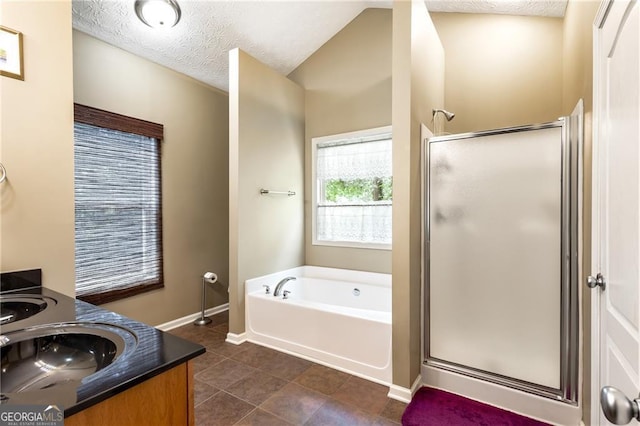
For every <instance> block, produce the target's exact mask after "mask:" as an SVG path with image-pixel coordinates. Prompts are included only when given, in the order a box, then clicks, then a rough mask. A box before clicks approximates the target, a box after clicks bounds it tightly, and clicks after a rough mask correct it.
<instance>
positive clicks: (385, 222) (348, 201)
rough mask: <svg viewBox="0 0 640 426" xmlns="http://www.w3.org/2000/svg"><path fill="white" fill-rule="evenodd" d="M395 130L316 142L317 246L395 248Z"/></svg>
mask: <svg viewBox="0 0 640 426" xmlns="http://www.w3.org/2000/svg"><path fill="white" fill-rule="evenodd" d="M391 141H392V139H391V126H387V127H382V128H376V129H370V130H364V131H358V132H351V133H345V134H341V135H334V136H325V137H320V138H314V139H313V140H312V145H313V154H312V155H313V160H312V164H313V174H314V177H313V179H314V182H315V184H314V187H313V192H314V193H313V243H314V244H318V245H335V246H350V247H368V248H382V249H386V248H390V247H391V226H392V223H391V210H392V199H393V194H392V190H393V188H392V187H393V176H392V161H391V158H392V157H391V153H392V143H391Z"/></svg>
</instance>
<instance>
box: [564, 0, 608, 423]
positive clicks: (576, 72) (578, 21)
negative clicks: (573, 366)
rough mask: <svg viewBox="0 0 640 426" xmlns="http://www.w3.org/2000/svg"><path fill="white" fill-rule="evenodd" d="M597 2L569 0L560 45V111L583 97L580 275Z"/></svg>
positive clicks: (587, 338) (587, 365) (586, 381)
mask: <svg viewBox="0 0 640 426" xmlns="http://www.w3.org/2000/svg"><path fill="white" fill-rule="evenodd" d="M599 4H600V3H599V2H598V1H577V0H571V1H569V4H568V6H567V10H566V13H565V17H564V28H563V30H564V39H563V44H562V58H563V69H562V71H563V87H562V114H563V115H568V114H570V113H571V110H572V109H573V108H574V106H575V105H576V103H577V102H578V99H580V98H582V99H583V100H584V151H583V152H584V160H583V194H584V197H583V210H582V211H583V221H582V229H583V231H582V235H583V244H582V247H583V252H582V277H581V278H580V279H579V282H580V283H583V282H584V277H586V276H587V275H589V274H591V147H592V145H591V141H592V125H591V123H592V117H593V22H594V19H595V16H596V12H597V10H598V6H599ZM580 288H581V289H582V291H583V293H582V333H583V334H582V335H583V345H582V347H583V350H582V357H583V363H582V371H583V375H582V377H583V382H582V413H583V414H582V419H583V421H584V423H585V424H586V425H589V424H590V421H591V419H590V411H591V399H590V398H591V389H590V386H591V374H590V373H591V357H590V354H591V352H590V351H591V291H589V290H588V289H587V288H586V287H585V286H583V285H580Z"/></svg>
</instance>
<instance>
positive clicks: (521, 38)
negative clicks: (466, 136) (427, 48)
mask: <svg viewBox="0 0 640 426" xmlns="http://www.w3.org/2000/svg"><path fill="white" fill-rule="evenodd" d="M432 18H433V22H434V24H435V25H436V29H437V30H438V34H439V35H440V38H441V40H442V44H443V46H444V50H445V52H446V68H447V77H446V90H445V94H446V95H445V105H446V109H448V110H449V111H452V112H454V113H455V114H456V117H455V118H454V119H453V121H451V122H449V123H447V125H446V127H445V129H446V132H448V133H464V132H472V131H478V130H487V129H497V128H501V127H509V126H517V125H523V124H532V123H543V122H548V121H554V120H556V119H557V118H558V117H560V116H561V114H562V112H563V110H562V79H563V70H562V64H563V56H562V54H563V52H562V47H561V46H562V37H563V26H562V19H560V18H541V17H525V16H508V15H482V14H462V13H433V14H432Z"/></svg>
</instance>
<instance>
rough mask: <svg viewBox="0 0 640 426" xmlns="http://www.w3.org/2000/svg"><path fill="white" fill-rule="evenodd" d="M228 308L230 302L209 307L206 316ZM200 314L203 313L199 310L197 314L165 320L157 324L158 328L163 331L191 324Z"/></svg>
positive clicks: (205, 312)
mask: <svg viewBox="0 0 640 426" xmlns="http://www.w3.org/2000/svg"><path fill="white" fill-rule="evenodd" d="M228 310H229V304H228V303H224V304H222V305H219V306H214V307H213V308H209V309H207V310H206V311H204V316H205V317H208V316H211V315H215V314H219V313H220V312H224V311H228ZM200 314H201V313H200V312H197V313H195V314H190V315H187V316H184V317H182V318H178V319H174V320H173V321H169V322H165V323H164V324H160V325H156V328H157V329H158V330H162V331H169V330H173V329H174V328H178V327H181V326H183V325H187V324H191V323H192V322H194V321H195V320H197V319H198V318H200Z"/></svg>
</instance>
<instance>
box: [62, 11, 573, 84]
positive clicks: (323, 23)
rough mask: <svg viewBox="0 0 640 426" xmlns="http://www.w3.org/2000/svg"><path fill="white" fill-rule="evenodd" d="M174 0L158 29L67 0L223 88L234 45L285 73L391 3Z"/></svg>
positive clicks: (109, 35)
mask: <svg viewBox="0 0 640 426" xmlns="http://www.w3.org/2000/svg"><path fill="white" fill-rule="evenodd" d="M178 1H179V3H180V7H181V9H182V18H181V20H180V22H179V23H178V24H177V25H176V26H175V27H173V28H170V29H161V30H159V29H152V28H150V27H147V26H146V25H144V24H143V23H142V22H140V21H139V20H138V18H137V17H136V15H135V12H134V9H133V2H134V1H133V0H73V27H74V28H75V29H78V30H80V31H82V32H85V33H87V34H90V35H92V36H94V37H96V38H98V39H100V40H103V41H105V42H107V43H109V44H112V45H114V46H117V47H119V48H122V49H124V50H127V51H129V52H131V53H133V54H135V55H138V56H141V57H143V58H146V59H149V60H151V61H153V62H156V63H158V64H161V65H164V66H166V67H168V68H171V69H173V70H176V71H178V72H180V73H183V74H186V75H188V76H191V77H193V78H195V79H197V80H200V81H202V82H204V83H207V84H209V85H211V86H214V87H217V88H219V89H222V90H225V91H228V88H229V75H228V62H229V59H228V58H229V57H228V52H229V50H231V49H234V48H236V47H239V48H241V49H242V50H244V51H246V52H247V53H249V54H250V55H252V56H253V57H255V58H256V59H258V60H260V61H262V62H263V63H265V64H267V65H269V66H270V67H272V68H273V69H275V70H276V71H278V72H280V73H282V74H284V75H287V74H289V73H290V72H291V71H293V70H294V69H295V68H296V67H297V66H298V65H300V64H301V63H302V62H303V61H304V60H305V59H307V58H308V57H309V56H310V55H311V54H312V53H313V52H315V51H316V50H317V49H318V48H319V47H320V46H322V45H323V44H324V43H325V42H327V41H328V40H329V39H330V38H331V37H333V36H334V35H335V34H336V33H337V32H338V31H340V30H341V29H342V28H343V27H344V26H345V25H346V24H348V23H349V22H350V21H351V20H352V19H353V18H355V17H356V16H358V14H360V12H362V11H363V10H364V9H366V8H368V7H390V6H391V0H350V1H346V0H280V1H268V0H261V1H244V0H240V1H239V0H235V1H233V0H219V1H206V0H200V1H197V0H178ZM426 3H427V7H428V8H429V10H431V11H444V12H472V13H475V12H478V13H511V14H526V15H532V14H533V15H545V14H546V16H563V15H564V9H565V7H566V0H563V1H549V0H529V1H526V2H520V1H519V2H515V1H509V0H499V1H488V0H473V1H467V0H446V1H445V0H436V1H430V0H427V1H426ZM515 3H518V4H521V5H519V6H518V5H516V4H515ZM522 3H524V4H523V5H522ZM504 8H506V9H504ZM545 11H551V12H545ZM549 13H551V14H549Z"/></svg>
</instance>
